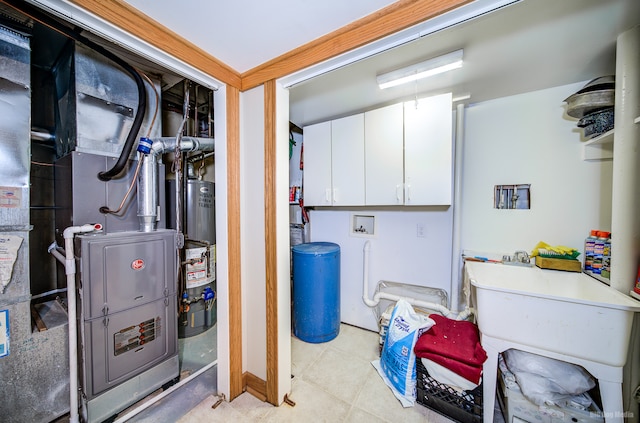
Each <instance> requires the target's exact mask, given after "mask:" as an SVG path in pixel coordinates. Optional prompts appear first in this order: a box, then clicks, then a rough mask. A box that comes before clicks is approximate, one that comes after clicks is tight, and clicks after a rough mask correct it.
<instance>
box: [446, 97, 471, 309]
mask: <svg viewBox="0 0 640 423" xmlns="http://www.w3.org/2000/svg"><path fill="white" fill-rule="evenodd" d="M463 144H464V104H462V103H460V104H458V106H457V107H456V139H455V143H454V149H453V157H454V167H453V234H452V243H451V305H450V308H451V309H452V310H459V309H460V308H459V306H460V298H459V292H460V286H461V284H462V281H461V279H462V278H461V277H460V258H461V252H460V225H461V221H462V207H461V203H462V154H463ZM467 305H468V304H467Z"/></svg>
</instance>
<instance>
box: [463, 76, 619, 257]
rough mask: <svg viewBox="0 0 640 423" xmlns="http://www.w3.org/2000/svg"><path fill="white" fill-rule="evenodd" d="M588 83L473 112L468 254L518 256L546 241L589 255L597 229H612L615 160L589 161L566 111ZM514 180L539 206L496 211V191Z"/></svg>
mask: <svg viewBox="0 0 640 423" xmlns="http://www.w3.org/2000/svg"><path fill="white" fill-rule="evenodd" d="M583 86H584V82H579V83H576V84H571V85H566V86H562V87H556V88H550V89H546V90H542V91H536V92H531V93H526V94H521V95H516V96H512V97H505V98H500V99H497V100H493V101H487V102H484V103H479V104H476V105H472V106H471V107H469V108H467V109H466V125H465V140H464V156H463V176H462V205H461V207H462V227H461V232H462V236H461V245H462V248H463V249H466V250H474V251H486V252H497V253H503V252H504V253H513V252H514V251H515V250H526V251H531V250H532V249H533V248H534V247H535V245H536V244H537V243H538V242H539V241H544V242H546V243H548V244H551V245H566V246H569V247H573V248H577V249H579V250H581V251H582V253H584V239H585V238H586V237H587V236H588V235H589V230H590V229H603V230H609V229H610V227H611V180H612V179H611V178H612V162H611V161H605V162H591V161H583V160H582V150H581V148H582V146H581V132H582V131H581V130H578V129H579V128H577V126H576V124H577V120H576V119H573V118H570V117H568V116H566V115H565V113H564V111H565V108H564V106H565V103H564V99H565V98H567V97H568V96H569V95H571V94H573V93H574V92H576V91H577V90H579V89H580V88H582V87H583ZM513 183H517V184H527V183H530V184H531V209H530V210H498V209H494V208H493V190H494V186H495V185H497V184H513ZM580 258H582V255H581V256H580Z"/></svg>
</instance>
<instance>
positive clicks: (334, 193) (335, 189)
mask: <svg viewBox="0 0 640 423" xmlns="http://www.w3.org/2000/svg"><path fill="white" fill-rule="evenodd" d="M337 202H338V189H337V188H334V189H333V204H335V203H337Z"/></svg>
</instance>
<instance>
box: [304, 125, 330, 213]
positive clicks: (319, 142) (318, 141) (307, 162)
mask: <svg viewBox="0 0 640 423" xmlns="http://www.w3.org/2000/svg"><path fill="white" fill-rule="evenodd" d="M303 134H304V139H303V140H304V141H303V153H302V154H303V156H302V161H303V163H304V174H303V180H302V192H303V198H304V205H305V206H330V205H331V193H330V190H331V122H322V123H317V124H315V125H310V126H305V127H304V129H303Z"/></svg>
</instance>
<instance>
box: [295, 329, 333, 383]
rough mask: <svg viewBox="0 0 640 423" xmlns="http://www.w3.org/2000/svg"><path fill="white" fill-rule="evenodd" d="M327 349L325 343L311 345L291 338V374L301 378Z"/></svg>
mask: <svg viewBox="0 0 640 423" xmlns="http://www.w3.org/2000/svg"><path fill="white" fill-rule="evenodd" d="M325 349H327V343H321V344H312V343H309V342H304V341H302V340H300V339H298V338H296V337H295V336H293V335H292V336H291V374H292V375H293V376H301V375H302V374H303V373H304V371H305V370H306V369H308V368H309V366H311V365H312V364H313V363H314V362H315V361H316V360H317V359H318V358H319V357H320V355H321V354H322V353H323V351H324V350H325Z"/></svg>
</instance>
